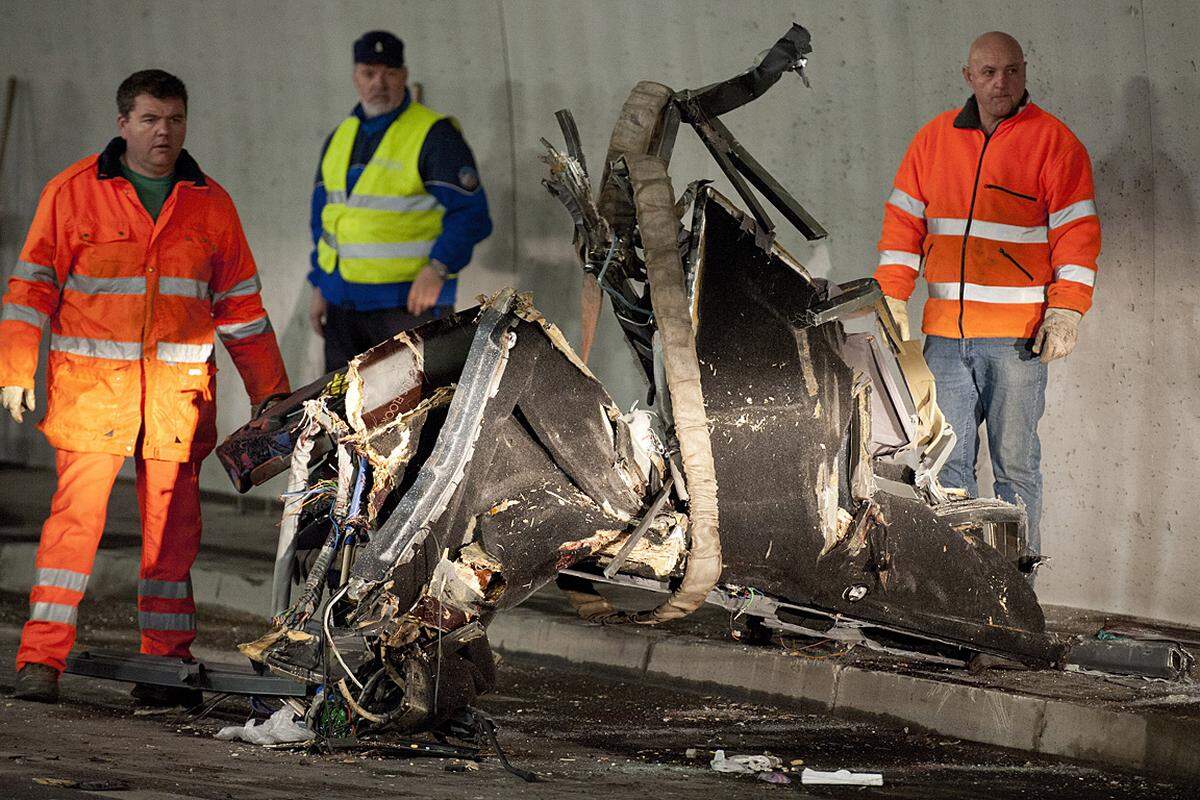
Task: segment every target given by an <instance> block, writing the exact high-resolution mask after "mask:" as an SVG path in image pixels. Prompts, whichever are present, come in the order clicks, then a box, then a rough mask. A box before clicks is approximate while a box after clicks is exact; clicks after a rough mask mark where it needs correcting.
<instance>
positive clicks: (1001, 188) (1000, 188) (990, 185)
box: [983, 183, 1037, 203]
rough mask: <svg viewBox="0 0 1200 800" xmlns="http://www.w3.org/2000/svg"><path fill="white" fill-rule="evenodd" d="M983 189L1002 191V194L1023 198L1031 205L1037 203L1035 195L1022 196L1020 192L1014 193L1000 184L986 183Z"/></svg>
mask: <svg viewBox="0 0 1200 800" xmlns="http://www.w3.org/2000/svg"><path fill="white" fill-rule="evenodd" d="M983 188H985V189H996V190H997V191H1001V192H1005V193H1007V194H1011V195H1012V196H1013V197H1019V198H1021V199H1022V200H1028V201H1029V202H1031V203H1036V202H1037V198H1036V197H1034V196H1033V195H1029V194H1021V193H1020V192H1014V191H1013V190H1012V189H1009V188H1008V187H1006V186H1000V185H999V184H996V183H985V184H984V185H983Z"/></svg>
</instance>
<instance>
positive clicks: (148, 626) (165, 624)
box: [138, 611, 196, 631]
mask: <svg viewBox="0 0 1200 800" xmlns="http://www.w3.org/2000/svg"><path fill="white" fill-rule="evenodd" d="M138 627H139V628H141V629H142V630H144V631H147V630H149V631H194V630H195V629H196V615H195V614H163V613H161V612H158V611H139V612H138Z"/></svg>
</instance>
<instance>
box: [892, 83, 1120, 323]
mask: <svg viewBox="0 0 1200 800" xmlns="http://www.w3.org/2000/svg"><path fill="white" fill-rule="evenodd" d="M879 251H880V255H879V267H878V268H877V269H876V271H875V279H876V280H877V281H879V285H880V287H881V288H882V289H883V292H884V294H886V295H888V296H889V297H896V298H899V299H901V300H907V299H908V298H909V296H910V295H911V294H912V292H913V288H914V286H915V284H916V280H917V275H918V274H919V273H920V271H921V268H922V265H923V266H924V271H925V280H926V281H927V282H928V284H929V300H928V302H926V304H925V319H924V323H923V324H922V326H921V327H922V330H923V331H924V332H925V333H926V334H930V335H933V336H945V337H949V338H955V339H960V338H973V337H997V338H1025V337H1031V336H1033V335H1034V334H1035V333H1036V332H1037V329H1038V326H1039V325H1040V324H1041V321H1042V315H1043V313H1044V311H1045V309H1046V307H1047V306H1050V307H1055V308H1069V309H1072V310H1074V311H1078V312H1079V313H1081V314H1082V313H1085V312H1086V311H1087V310H1088V309H1089V308H1090V307H1091V305H1092V287H1093V286H1094V285H1095V283H1096V258H1097V257H1098V256H1099V255H1100V220H1099V218H1098V217H1097V215H1096V201H1095V192H1094V189H1093V187H1092V165H1091V161H1090V160H1089V158H1088V154H1087V150H1085V149H1084V147H1083V145H1082V144H1080V142H1079V140H1078V139H1076V138H1075V136H1074V135H1073V134H1072V133H1071V131H1070V130H1068V129H1067V127H1066V125H1064V124H1063V123H1062V122H1060V121H1059V120H1057V119H1055V118H1054V117H1053V116H1051V115H1050V114H1048V113H1046V112H1045V111H1043V110H1042V109H1040V108H1038V107H1037V106H1036V105H1034V104H1033V103H1029V102H1028V95H1026V97H1025V98H1024V100H1023V101H1022V104H1021V105H1020V106H1019V107H1018V109H1017V111H1016V112H1015V113H1013V114H1012V115H1011V116H1009V117H1007V118H1005V119H1003V120H1001V121H1000V123H999V124H998V125H997V126H996V128H995V130H994V131H993V132H992V133H991V135H990V136H989V135H987V134H986V133H985V132H984V131H983V128H982V126H981V124H980V120H979V108H978V105H977V104H976V102H975V98H974V97H972V98H971V99H970V100H968V101H967V104H966V105H965V106H964V107H963V108H962V110H961V111H957V112H955V111H947V112H945V113H944V114H941V115H939V116H937V117H936V118H934V120H933V121H932V122H930V123H929V124H927V125H926V126H925V127H924V128H922V129H921V130H920V131H919V132H918V133H917V135H916V137H914V138H913V141H912V144H910V145H909V147H908V152H907V153H905V154H904V160H903V161H902V162H901V163H900V169H899V170H898V171H897V173H896V181H895V186H894V188H893V189H892V193H891V196H890V197H888V200H887V203H886V205H885V206H884V214H883V234H882V236H881V237H880V239H879Z"/></svg>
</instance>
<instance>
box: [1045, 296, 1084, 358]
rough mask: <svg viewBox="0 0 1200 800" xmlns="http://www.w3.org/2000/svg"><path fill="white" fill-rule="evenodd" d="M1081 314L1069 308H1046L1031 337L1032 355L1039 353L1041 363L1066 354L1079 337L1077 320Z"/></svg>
mask: <svg viewBox="0 0 1200 800" xmlns="http://www.w3.org/2000/svg"><path fill="white" fill-rule="evenodd" d="M1081 319H1083V314H1080V313H1079V312H1078V311H1072V310H1071V309H1069V308H1048V309H1046V316H1045V317H1043V318H1042V325H1041V327H1040V328H1038V331H1037V335H1036V336H1034V337H1033V352H1034V355H1037V354H1039V353H1040V354H1041V356H1042V363H1043V364H1049V363H1050V362H1051V361H1053V360H1054V359H1056V358H1062V357H1063V356H1068V355H1070V354H1071V351H1072V350H1074V349H1075V341H1076V339H1078V337H1079V320H1081Z"/></svg>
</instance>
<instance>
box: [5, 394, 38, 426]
mask: <svg viewBox="0 0 1200 800" xmlns="http://www.w3.org/2000/svg"><path fill="white" fill-rule="evenodd" d="M35 404H36V403H35V401H34V398H33V389H25V388H23V387H21V386H0V405H3V406H4V409H5V410H6V411H8V413H9V414H12V418H13V419H14V420H16V421H17V423H21V422H24V421H25V412H26V411H33V409H34V406H35Z"/></svg>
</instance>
